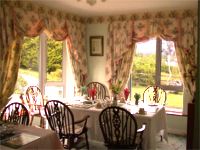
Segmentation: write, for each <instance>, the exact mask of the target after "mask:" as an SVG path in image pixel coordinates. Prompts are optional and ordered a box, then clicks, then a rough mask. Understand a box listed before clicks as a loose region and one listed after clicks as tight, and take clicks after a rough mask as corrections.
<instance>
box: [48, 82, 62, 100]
mask: <svg viewBox="0 0 200 150" xmlns="http://www.w3.org/2000/svg"><path fill="white" fill-rule="evenodd" d="M45 95H47V96H48V99H58V98H63V86H47V85H46V86H45Z"/></svg>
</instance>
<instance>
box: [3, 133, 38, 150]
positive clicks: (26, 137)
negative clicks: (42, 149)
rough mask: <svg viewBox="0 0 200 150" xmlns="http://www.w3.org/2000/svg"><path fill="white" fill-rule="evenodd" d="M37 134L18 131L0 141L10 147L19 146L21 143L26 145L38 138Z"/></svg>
mask: <svg viewBox="0 0 200 150" xmlns="http://www.w3.org/2000/svg"><path fill="white" fill-rule="evenodd" d="M39 138H40V137H39V136H36V135H32V134H29V133H19V134H16V135H14V136H11V137H9V138H8V139H6V140H4V141H2V143H1V144H2V145H5V146H8V147H11V148H15V149H17V148H19V147H21V146H23V145H26V144H28V143H30V142H32V141H34V140H36V139H39Z"/></svg>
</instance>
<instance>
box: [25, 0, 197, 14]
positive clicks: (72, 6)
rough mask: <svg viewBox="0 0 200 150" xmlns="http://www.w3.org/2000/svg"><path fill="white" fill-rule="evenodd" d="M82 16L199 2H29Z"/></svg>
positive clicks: (171, 6)
mask: <svg viewBox="0 0 200 150" xmlns="http://www.w3.org/2000/svg"><path fill="white" fill-rule="evenodd" d="M29 1H33V2H36V3H40V4H43V5H46V6H49V7H52V8H57V9H59V10H63V11H66V12H69V13H72V14H76V15H81V16H87V17H89V16H107V15H119V14H127V13H135V12H144V11H160V10H173V9H178V10H179V9H187V8H191V9H194V8H197V7H198V0H103V1H105V2H103V1H102V0H96V3H95V4H94V5H90V4H88V3H87V2H86V1H87V0H29Z"/></svg>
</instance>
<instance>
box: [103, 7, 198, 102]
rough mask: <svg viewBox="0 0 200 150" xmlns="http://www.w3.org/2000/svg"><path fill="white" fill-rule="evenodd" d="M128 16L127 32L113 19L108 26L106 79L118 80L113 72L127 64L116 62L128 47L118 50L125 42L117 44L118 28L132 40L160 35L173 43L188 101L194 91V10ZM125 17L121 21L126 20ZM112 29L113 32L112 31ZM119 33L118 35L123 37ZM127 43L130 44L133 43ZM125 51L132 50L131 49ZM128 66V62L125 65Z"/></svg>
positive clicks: (195, 48) (195, 35)
mask: <svg viewBox="0 0 200 150" xmlns="http://www.w3.org/2000/svg"><path fill="white" fill-rule="evenodd" d="M129 18H131V19H132V28H130V29H129V31H130V32H126V29H125V28H120V27H121V26H120V24H118V25H115V24H114V22H111V23H110V25H109V26H110V27H109V30H108V32H109V52H108V57H107V63H108V65H110V67H107V68H106V74H107V76H108V78H110V79H111V78H113V77H114V79H115V80H119V79H120V80H121V79H122V77H120V76H119V75H118V74H117V73H118V72H121V73H122V72H123V69H122V68H123V67H125V66H127V65H128V63H127V64H126V65H124V66H121V65H119V64H121V60H122V59H121V58H122V56H124V55H123V54H124V50H128V49H124V48H122V49H120V48H121V47H123V46H122V45H124V46H126V45H127V43H126V42H122V43H120V41H119V40H117V39H118V37H119V35H120V34H121V32H120V31H121V30H120V29H123V32H124V33H126V35H127V37H129V36H131V35H132V40H133V41H132V43H136V42H138V41H145V40H148V39H149V38H152V37H161V38H163V39H165V40H172V41H174V42H175V47H176V54H177V59H178V64H179V68H180V72H181V75H182V78H183V82H184V86H185V88H186V89H187V90H188V91H189V93H190V94H191V97H192V99H191V100H190V101H192V100H193V97H194V93H195V78H196V71H197V14H196V12H194V11H192V10H185V11H179V12H178V11H170V12H157V13H143V14H134V15H132V16H131V17H129ZM129 18H128V19H125V20H130V19H129ZM118 20H119V19H118ZM122 22H123V21H121V23H122ZM114 31H116V33H115V32H114ZM122 35H123V34H122ZM122 35H120V36H121V37H122V39H124V37H123V36H122ZM130 43H131V42H130ZM119 45H120V46H119ZM131 46H134V44H132V45H131ZM129 50H131V51H133V50H132V49H131V48H130V49H129ZM129 59H130V60H129V63H131V61H132V59H131V58H129ZM119 66H120V67H119ZM129 66H131V65H130V64H129ZM125 68H126V67H125ZM129 70H130V69H129ZM127 74H128V73H127ZM125 79H126V78H124V83H126V80H125Z"/></svg>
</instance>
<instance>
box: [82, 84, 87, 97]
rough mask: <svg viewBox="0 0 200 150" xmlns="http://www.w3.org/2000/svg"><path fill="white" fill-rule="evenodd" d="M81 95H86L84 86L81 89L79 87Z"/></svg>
mask: <svg viewBox="0 0 200 150" xmlns="http://www.w3.org/2000/svg"><path fill="white" fill-rule="evenodd" d="M81 94H82V95H85V94H87V87H86V86H82V87H81Z"/></svg>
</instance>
